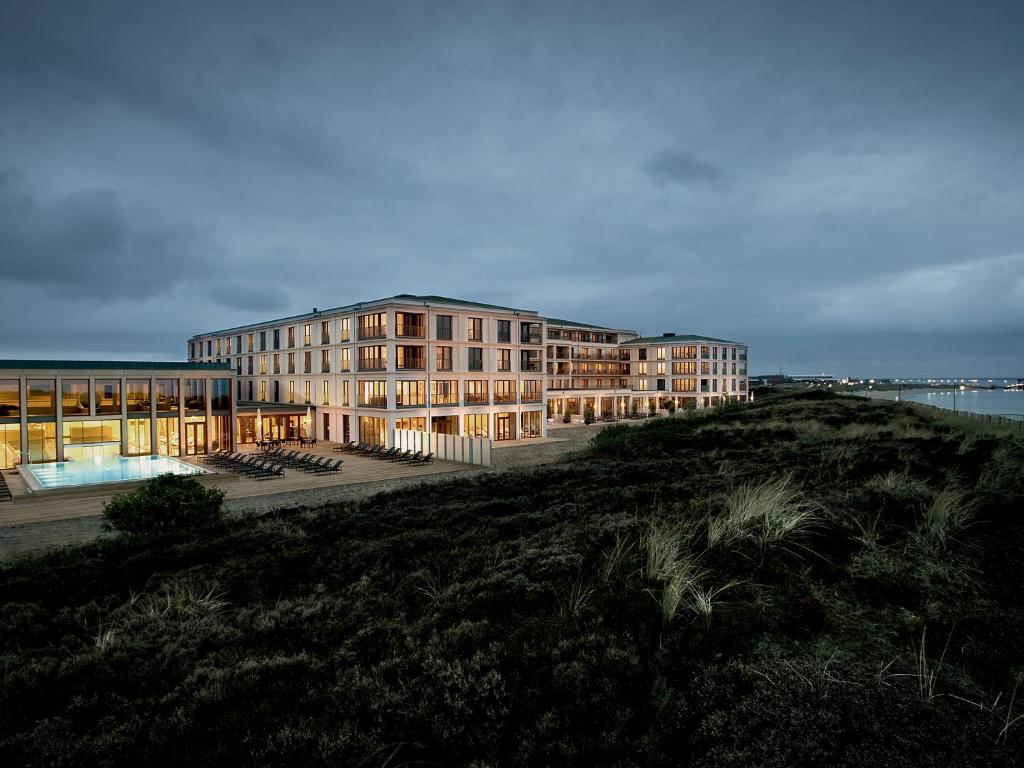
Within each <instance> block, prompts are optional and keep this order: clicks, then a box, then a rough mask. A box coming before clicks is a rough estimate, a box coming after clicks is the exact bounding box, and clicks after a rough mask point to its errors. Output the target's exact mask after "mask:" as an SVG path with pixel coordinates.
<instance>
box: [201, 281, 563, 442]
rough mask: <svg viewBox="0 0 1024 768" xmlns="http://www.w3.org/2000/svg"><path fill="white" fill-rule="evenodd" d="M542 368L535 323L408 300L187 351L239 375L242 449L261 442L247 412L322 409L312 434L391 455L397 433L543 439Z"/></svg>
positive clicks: (212, 338)
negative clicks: (255, 407)
mask: <svg viewBox="0 0 1024 768" xmlns="http://www.w3.org/2000/svg"><path fill="white" fill-rule="evenodd" d="M543 357H544V318H542V317H540V316H539V315H538V314H537V313H536V312H534V311H531V310H525V309H517V308H513V307H502V306H498V305H494V304H483V303H479V302H471V301H462V300H458V299H450V298H445V297H441V296H415V295H410V294H401V295H398V296H392V297H389V298H385V299H379V300H376V301H369V302H361V303H358V304H351V305H348V306H344V307H338V308H335V309H329V310H322V311H321V310H318V309H314V311H313V312H311V313H309V314H306V315H296V316H294V317H289V318H283V319H280V320H274V321H269V322H266V323H257V324H253V325H249V326H243V327H239V328H231V329H228V330H224V331H217V332H214V333H208V334H199V335H197V336H194V337H193V338H192V339H191V340H190V341H189V358H190V359H191V360H228V361H229V362H231V363H232V365H233V367H234V370H235V372H236V375H237V385H236V386H237V387H238V398H239V400H241V401H243V406H245V407H243V408H242V409H241V410H243V411H244V412H245V413H246V414H247V415H246V416H242V417H240V420H241V421H243V422H244V423H241V424H240V425H239V436H240V439H241V440H243V441H245V440H251V439H254V437H256V436H257V435H258V434H259V433H260V432H261V429H260V426H259V425H255V424H250V423H249V422H248V421H247V419H248V418H251V417H250V416H248V414H250V413H251V411H252V407H251V406H252V404H253V403H252V401H256V402H257V403H272V404H284V405H288V406H299V407H300V408H305V407H307V406H308V407H309V408H310V409H311V410H312V409H314V408H315V410H316V417H315V421H316V424H315V432H316V434H317V435H318V436H319V437H321V438H324V439H334V440H339V441H343V442H347V441H351V440H359V441H362V442H367V443H384V442H386V439H387V435H388V431H389V430H391V429H412V430H419V431H432V432H439V433H445V434H461V435H468V436H471V437H488V438H491V439H494V440H514V439H518V438H530V437H540V436H542V435H544V434H545V431H546V427H545V420H544V391H545V386H544V363H543ZM292 415H293V414H288V415H287V416H284V417H281V418H286V419H291V417H292ZM274 418H277V417H275V416H272V415H264V416H263V420H264V422H265V423H264V424H263V428H262V434H264V435H268V434H270V435H271V436H273V433H274V431H275V430H276V429H277V428H278V422H275V421H273V419H274ZM281 423H282V424H283V425H285V426H286V427H287V429H288V430H291V429H293V424H294V422H293V421H290V420H289V421H287V422H281Z"/></svg>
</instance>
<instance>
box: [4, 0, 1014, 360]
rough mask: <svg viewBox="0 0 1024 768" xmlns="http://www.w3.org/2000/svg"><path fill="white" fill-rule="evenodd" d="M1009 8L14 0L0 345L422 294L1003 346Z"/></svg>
mask: <svg viewBox="0 0 1024 768" xmlns="http://www.w3.org/2000/svg"><path fill="white" fill-rule="evenodd" d="M1022 26H1024V6H1022V5H1021V4H1020V3H1017V2H1012V1H1011V0H1006V1H1005V2H1004V1H1002V0H993V1H992V2H989V3H986V4H985V11H984V12H983V13H981V12H978V11H977V9H975V8H973V7H969V6H968V5H966V4H963V3H954V2H944V1H942V0H907V2H901V3H895V4H893V3H885V2H881V0H866V1H865V2H858V3H850V2H843V1H840V0H822V1H821V2H815V3H803V2H792V3H747V4H743V5H742V7H741V6H739V5H736V4H731V3H685V4H684V3H677V2H667V1H666V2H660V1H658V0H638V2H636V3H630V4H628V5H626V4H622V3H611V2H588V3H582V2H581V3H572V2H570V3H536V4H524V3H519V2H513V1H512V0H508V2H502V0H498V2H494V3H486V4H480V3H469V2H462V1H461V0H455V1H454V2H450V3H442V4H423V3H405V2H388V0H383V1H382V2H379V3H372V4H351V3H348V4H345V3H321V2H313V1H312V0H310V1H309V2H298V3H293V4H290V5H289V6H288V7H285V6H283V5H281V4H280V3H277V2H271V1H270V0H253V1H252V2H247V3H244V4H242V3H237V4H232V3H214V4H211V3H206V2H199V1H198V0H180V1H179V2H175V3H137V2H129V0H96V2H90V3H88V4H84V3H67V2H59V1H58V0H52V1H51V0H9V1H8V2H5V3H0V104H2V105H3V107H2V109H0V168H2V167H4V164H6V165H7V166H10V165H11V164H16V165H17V169H18V171H19V173H13V172H12V170H13V169H11V168H9V167H8V170H7V171H6V172H3V174H2V176H0V274H2V275H3V285H4V288H5V290H6V289H8V287H9V286H14V290H13V291H12V290H7V292H6V293H5V295H4V300H3V301H2V302H0V322H2V325H3V327H4V329H5V334H4V336H3V338H2V340H0V356H4V355H5V354H9V353H10V352H11V351H12V350H13V348H14V347H15V346H17V347H18V350H19V351H20V352H21V353H24V351H25V349H33V350H36V351H37V352H38V354H39V355H41V356H47V355H56V354H58V353H59V354H73V353H74V351H75V350H76V349H80V350H81V352H82V354H83V355H85V354H89V355H93V356H95V355H98V354H102V353H103V351H104V349H106V350H108V351H109V353H110V354H114V353H116V354H117V355H118V356H124V355H126V354H128V351H129V349H135V354H134V356H138V357H147V356H166V355H168V354H173V355H175V356H180V355H181V354H182V352H183V350H184V340H185V339H186V338H187V337H188V336H189V335H191V334H192V333H195V332H198V331H203V330H209V329H213V328H223V327H230V326H232V325H237V324H240V323H244V322H248V321H252V320H258V319H265V318H267V317H268V316H271V315H287V314H291V313H293V312H299V311H304V310H307V309H310V308H311V307H312V306H321V307H327V306H337V305H339V304H344V303H347V302H350V301H358V300H361V299H366V298H369V297H375V296H384V295H389V294H394V293H402V292H411V293H414V292H429V293H437V294H448V295H455V296H464V297H469V298H475V299H478V300H481V301H488V300H490V301H495V302H497V303H503V304H514V305H517V306H523V307H527V308H533V309H538V310H540V311H542V312H546V313H550V314H552V315H556V316H563V317H565V316H568V317H578V318H580V319H583V320H589V321H592V322H597V323H601V324H608V325H618V326H622V327H627V328H634V329H636V330H641V331H647V332H661V331H665V330H676V331H680V332H688V331H695V332H700V333H709V334H712V335H717V336H724V337H731V338H740V339H744V340H747V341H749V342H750V343H751V344H752V358H753V368H754V369H755V370H759V369H760V368H761V367H762V363H763V364H764V367H766V368H769V369H771V368H774V367H776V366H777V365H778V364H782V365H783V366H784V367H787V368H795V367H799V368H803V369H820V368H823V367H825V368H828V369H830V370H831V371H832V372H835V373H874V374H879V375H880V374H881V373H883V372H884V371H883V370H875V367H878V368H879V369H886V370H890V369H891V370H893V371H896V370H897V369H900V370H902V368H901V367H905V368H919V367H921V366H927V365H934V366H936V367H939V366H940V364H941V363H942V361H943V360H944V359H948V356H949V350H950V348H951V344H953V341H952V339H953V338H954V336H955V339H956V342H955V343H956V344H962V343H966V342H965V338H966V337H965V336H964V334H966V333H968V329H969V333H970V338H973V339H975V342H974V343H971V344H970V355H972V356H973V357H971V358H970V362H971V364H972V365H977V366H978V367H979V368H987V369H999V368H1000V367H1002V366H1003V365H1005V364H1007V361H1009V360H1020V359H1024V349H1022V346H1021V345H1022V342H1021V341H1020V340H1021V339H1024V311H1022V309H1021V307H1024V285H1022V279H1024V278H1022V273H1021V269H1022V262H1021V258H1022V254H1024V242H1022V241H1024V231H1022V229H1021V225H1020V222H1021V221H1022V220H1024V181H1022V177H1021V174H1020V170H1019V169H1020V168H1022V167H1024V132H1021V130H1020V124H1021V122H1022V121H1024V99H1021V98H1020V93H1021V92H1022V91H1024V48H1022V47H1021V45H1020V39H1019V31H1018V30H1019V29H1020V28H1021V27H1022ZM68 317H74V318H76V321H75V323H74V329H73V331H72V330H70V329H69V328H68V325H69V323H68V322H67V320H66V318H68ZM956 334H960V335H959V336H956ZM893 339H898V340H900V342H901V343H906V344H913V345H915V346H914V348H913V349H912V350H904V353H903V355H902V356H901V355H900V354H899V350H898V347H896V346H892V340H893ZM979 339H998V340H999V342H1000V343H999V345H997V346H995V347H993V346H991V345H988V344H983V343H980V342H979V341H977V340H979ZM72 342H73V343H72ZM877 350H887V351H886V352H885V354H875V352H876V351H877ZM960 351H962V350H960ZM958 354H959V352H958ZM960 359H961V360H966V359H967V355H966V353H965V354H964V355H963V356H961V358H960ZM911 361H912V362H911ZM986 361H988V362H987V363H986ZM996 372H998V370H997V371H996Z"/></svg>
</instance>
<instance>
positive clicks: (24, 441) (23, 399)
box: [18, 376, 31, 464]
mask: <svg viewBox="0 0 1024 768" xmlns="http://www.w3.org/2000/svg"><path fill="white" fill-rule="evenodd" d="M18 412H19V413H20V414H21V423H20V425H19V426H20V431H21V463H22V464H29V463H31V462H30V461H29V456H28V378H27V377H26V376H19V377H18Z"/></svg>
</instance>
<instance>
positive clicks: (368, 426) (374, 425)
mask: <svg viewBox="0 0 1024 768" xmlns="http://www.w3.org/2000/svg"><path fill="white" fill-rule="evenodd" d="M387 429H388V420H387V419H381V418H378V417H376V416H360V417H359V440H360V441H361V442H364V443H368V444H370V445H385V444H386V442H387Z"/></svg>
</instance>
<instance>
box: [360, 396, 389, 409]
mask: <svg viewBox="0 0 1024 768" xmlns="http://www.w3.org/2000/svg"><path fill="white" fill-rule="evenodd" d="M359 406H360V407H361V408H387V407H388V399H387V398H386V397H371V398H369V399H368V400H366V399H363V398H360V399H359Z"/></svg>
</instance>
